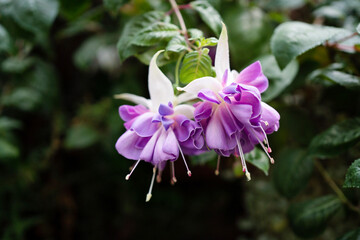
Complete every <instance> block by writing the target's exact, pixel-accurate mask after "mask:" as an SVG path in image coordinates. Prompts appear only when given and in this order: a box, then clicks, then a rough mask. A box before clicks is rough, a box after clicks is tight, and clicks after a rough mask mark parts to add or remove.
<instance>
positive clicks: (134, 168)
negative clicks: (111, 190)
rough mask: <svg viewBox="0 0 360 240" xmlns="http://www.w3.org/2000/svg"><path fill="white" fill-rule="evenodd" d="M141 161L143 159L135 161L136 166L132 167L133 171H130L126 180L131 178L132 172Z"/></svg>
mask: <svg viewBox="0 0 360 240" xmlns="http://www.w3.org/2000/svg"><path fill="white" fill-rule="evenodd" d="M140 161H141V160H140V159H139V160H137V162H136V163H135V165H134V167H131V172H130V173H129V174H128V175H126V177H125V180H129V179H130V176H131V174H132V173H133V172H134V170H135V168H136V167H137V165H138V164H139V162H140Z"/></svg>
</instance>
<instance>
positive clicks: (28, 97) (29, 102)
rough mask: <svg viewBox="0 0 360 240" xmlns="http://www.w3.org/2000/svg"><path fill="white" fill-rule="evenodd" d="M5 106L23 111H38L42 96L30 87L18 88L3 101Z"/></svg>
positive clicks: (4, 97) (3, 98)
mask: <svg viewBox="0 0 360 240" xmlns="http://www.w3.org/2000/svg"><path fill="white" fill-rule="evenodd" d="M1 101H2V103H3V104H4V105H5V106H11V107H16V108H18V109H20V110H23V111H33V110H36V109H37V108H38V107H39V106H40V104H41V94H40V93H39V92H38V91H36V90H34V89H32V88H30V87H19V88H16V89H15V90H14V91H13V92H11V93H10V94H9V95H5V96H3V97H2V99H1Z"/></svg>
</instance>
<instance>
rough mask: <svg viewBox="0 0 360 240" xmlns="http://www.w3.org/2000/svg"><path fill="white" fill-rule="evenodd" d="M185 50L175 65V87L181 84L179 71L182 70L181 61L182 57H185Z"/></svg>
mask: <svg viewBox="0 0 360 240" xmlns="http://www.w3.org/2000/svg"><path fill="white" fill-rule="evenodd" d="M184 55H185V52H182V53H181V54H180V56H179V59H178V60H177V62H176V67H175V89H176V88H177V87H178V86H179V84H180V80H179V72H180V63H181V59H182V58H183V57H184Z"/></svg>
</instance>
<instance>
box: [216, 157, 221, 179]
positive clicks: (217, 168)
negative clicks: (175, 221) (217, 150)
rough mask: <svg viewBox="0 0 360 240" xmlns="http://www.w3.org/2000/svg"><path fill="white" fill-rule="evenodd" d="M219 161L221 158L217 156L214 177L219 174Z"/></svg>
mask: <svg viewBox="0 0 360 240" xmlns="http://www.w3.org/2000/svg"><path fill="white" fill-rule="evenodd" d="M220 159H221V156H220V155H218V159H217V164H216V170H215V175H216V176H218V175H219V174H220Z"/></svg>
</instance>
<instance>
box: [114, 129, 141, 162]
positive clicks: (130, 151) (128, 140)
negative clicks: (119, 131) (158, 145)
mask: <svg viewBox="0 0 360 240" xmlns="http://www.w3.org/2000/svg"><path fill="white" fill-rule="evenodd" d="M141 140H142V139H141V137H140V136H138V135H137V134H136V133H135V132H134V131H131V130H127V131H126V132H125V133H124V134H123V135H121V136H120V138H119V139H118V140H117V142H116V144H115V148H116V150H117V151H118V153H119V154H121V155H123V156H124V157H126V158H128V159H133V160H139V159H140V154H141V152H142V149H141V148H139V147H136V145H137V143H138V142H139V141H141ZM145 140H148V139H145Z"/></svg>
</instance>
